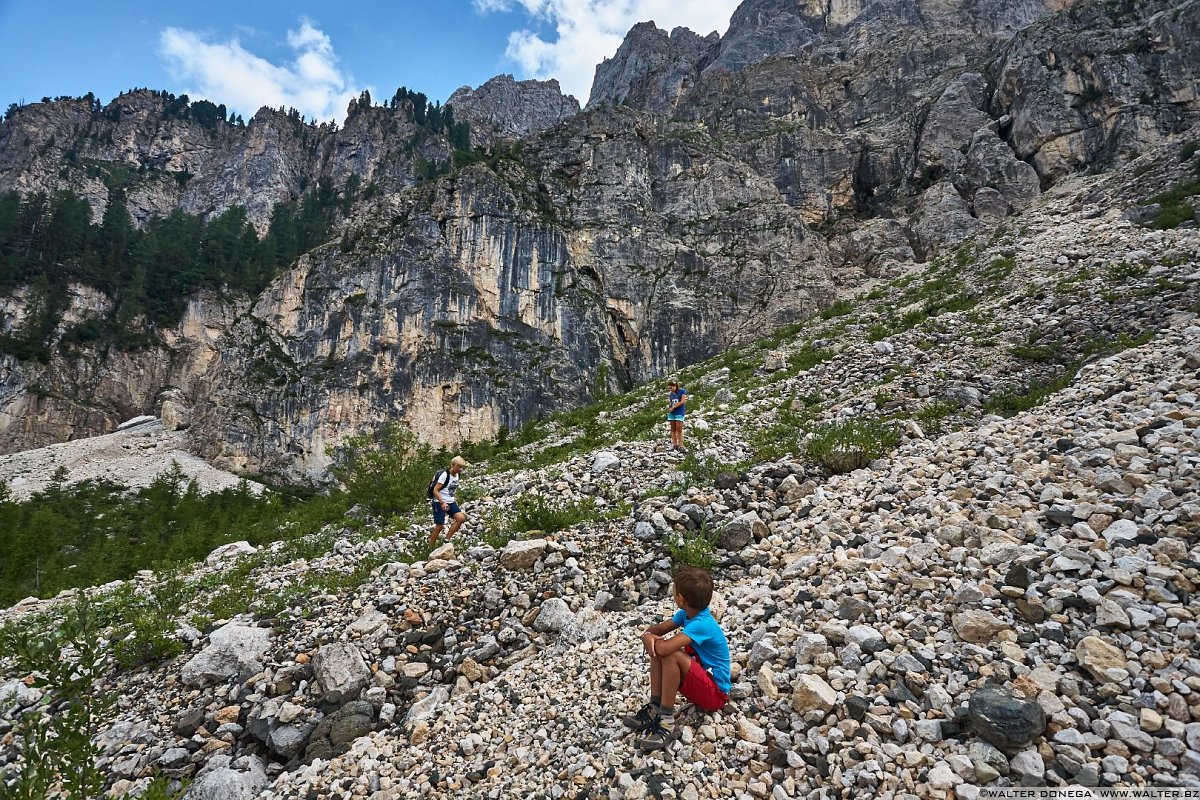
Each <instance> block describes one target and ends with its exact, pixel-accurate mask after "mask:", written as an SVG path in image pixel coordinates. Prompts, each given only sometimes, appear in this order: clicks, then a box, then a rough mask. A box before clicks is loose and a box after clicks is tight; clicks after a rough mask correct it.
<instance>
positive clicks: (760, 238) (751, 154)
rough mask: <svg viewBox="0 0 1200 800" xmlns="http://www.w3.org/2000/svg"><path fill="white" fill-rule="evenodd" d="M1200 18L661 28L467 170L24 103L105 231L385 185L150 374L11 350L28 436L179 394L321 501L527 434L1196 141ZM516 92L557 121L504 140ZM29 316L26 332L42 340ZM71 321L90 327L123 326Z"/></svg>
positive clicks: (168, 335)
mask: <svg viewBox="0 0 1200 800" xmlns="http://www.w3.org/2000/svg"><path fill="white" fill-rule="evenodd" d="M1198 17H1200V11H1198V7H1197V3H1196V2H1195V0H1171V1H1168V0H1154V1H1153V2H1149V3H1137V4H1133V3H1126V2H1099V1H1098V0H1097V1H1093V2H1080V3H1070V4H1068V3H1062V2H1058V0H1045V1H1044V2H1027V1H1026V0H1021V1H1020V2H1016V0H1010V1H1006V2H995V1H993V0H989V2H986V3H975V4H969V5H967V6H962V5H961V4H953V3H945V2H935V0H921V2H917V1H916V0H888V1H887V2H871V3H851V2H842V1H841V0H838V1H837V2H833V1H832V0H830V2H821V3H815V2H814V3H804V4H799V5H797V4H794V3H779V2H759V1H758V0H751V1H750V2H746V3H744V4H743V5H742V7H741V8H740V9H739V10H738V12H737V14H735V17H734V20H733V23H732V24H731V26H730V29H729V31H727V33H726V34H725V36H724V37H715V38H714V37H712V36H710V37H707V38H701V37H699V36H697V35H695V34H692V33H690V32H688V31H685V30H677V31H675V32H673V33H672V34H671V35H670V36H668V35H667V34H665V33H663V32H661V31H657V29H656V28H654V27H653V26H652V25H648V24H644V25H639V26H637V27H636V28H635V29H634V30H633V31H631V33H630V36H629V37H628V39H627V41H626V42H625V44H624V45H623V46H622V48H621V50H620V51H618V53H617V55H616V56H615V57H614V59H612V60H610V61H609V62H606V64H604V65H601V66H600V67H599V68H598V70H597V80H596V87H595V90H594V91H593V95H592V102H591V105H590V108H589V110H588V111H586V112H584V113H582V114H579V115H575V116H571V115H570V112H571V111H573V107H572V106H571V104H570V103H569V102H568V101H566V100H560V99H558V98H557V97H556V94H555V91H554V90H553V87H550V86H540V85H534V86H528V85H526V84H525V82H514V81H511V80H509V79H506V78H501V79H496V80H495V81H493V82H490V83H489V84H488V85H486V86H487V88H486V90H485V88H484V87H481V88H480V89H479V90H476V91H475V92H473V93H459V94H458V95H457V96H458V97H459V102H460V103H461V104H463V106H464V109H471V108H472V107H473V106H472V104H478V108H481V109H483V110H481V111H470V110H465V111H464V112H463V113H464V114H465V115H466V117H471V115H472V114H477V116H474V117H471V120H472V122H474V123H475V124H473V125H472V130H473V131H475V133H473V134H472V136H475V137H477V138H476V139H475V142H476V144H479V143H480V142H481V141H482V140H481V139H479V138H478V137H480V136H484V134H483V132H484V131H492V129H493V128H494V127H497V126H498V128H499V130H500V134H502V135H501V138H500V139H498V140H491V141H490V145H489V149H485V150H479V149H476V150H474V151H470V152H467V151H459V152H458V154H457V155H455V152H454V149H453V148H452V147H451V144H450V142H449V140H448V139H447V138H446V137H445V136H442V135H436V134H434V133H431V132H430V131H429V130H428V129H427V128H422V127H421V126H420V125H419V124H418V123H417V121H416V119H415V105H414V104H413V103H412V101H411V100H410V99H408V96H407V95H405V97H404V98H402V99H401V101H400V102H399V103H398V104H397V105H393V107H391V108H380V107H373V106H371V104H370V103H360V104H358V105H357V107H356V109H355V113H353V114H352V115H350V117H348V119H347V122H346V124H345V126H343V127H342V128H341V129H339V130H337V131H334V130H332V129H331V128H328V127H326V128H324V129H322V128H312V127H310V126H305V125H303V123H302V121H300V120H298V119H294V118H292V117H290V116H289V115H287V114H285V113H279V112H273V111H270V110H265V111H263V112H260V114H259V115H258V116H257V117H256V119H255V121H254V123H253V124H252V125H250V126H248V127H247V128H245V129H239V128H237V127H236V126H234V127H232V128H230V126H228V125H227V124H226V123H223V122H222V123H220V125H218V126H216V128H215V129H213V130H210V129H209V128H206V127H205V126H204V125H202V124H200V123H199V122H197V121H196V120H195V119H191V118H188V117H187V116H186V114H183V112H179V111H176V112H175V113H176V115H177V117H171V116H170V115H169V114H167V107H168V106H169V105H170V101H167V100H166V99H165V98H163V97H158V96H155V95H154V94H153V93H147V92H141V93H134V94H132V95H129V96H127V97H125V98H122V99H118V101H115V103H114V105H113V108H114V109H115V110H114V111H109V112H94V111H93V110H91V109H90V108H85V107H84V105H83V104H81V103H74V104H72V103H71V102H64V103H51V104H35V105H34V106H30V107H27V108H25V109H20V110H18V111H17V112H16V114H15V115H14V116H13V118H12V119H11V120H9V121H8V122H5V123H4V125H3V128H2V130H0V188H3V187H15V188H17V189H19V190H21V191H26V192H28V191H34V190H38V189H41V190H48V189H52V188H55V187H57V186H61V185H63V184H62V179H61V178H60V177H58V176H59V175H60V174H64V171H65V174H66V175H68V176H69V177H70V178H71V181H72V182H74V183H77V184H78V185H79V186H80V191H82V192H83V194H84V195H85V196H87V197H88V198H89V199H91V200H93V201H94V202H93V209H94V210H96V209H99V208H102V207H103V203H104V202H105V199H106V198H107V195H108V192H110V191H111V187H110V186H109V184H114V185H115V183H116V182H120V181H125V180H128V181H130V183H129V185H128V186H126V187H125V188H124V191H125V193H126V197H127V199H128V202H129V204H130V206H131V209H132V210H133V212H134V216H135V218H136V219H141V220H144V219H146V218H148V217H150V216H153V215H155V214H162V213H166V211H168V210H169V209H171V208H174V207H180V208H184V209H185V210H189V211H193V212H195V213H202V214H208V213H214V212H216V211H218V210H219V209H222V208H227V207H228V206H229V205H231V204H234V203H242V204H245V205H246V206H247V211H248V213H249V214H250V217H251V219H253V220H255V221H256V223H257V224H259V225H260V226H261V225H263V224H265V222H266V220H267V219H268V218H269V213H270V210H271V208H273V206H274V203H275V202H276V201H277V200H280V199H285V198H294V197H296V196H298V194H299V192H300V190H301V188H302V187H303V186H305V185H306V183H307V184H308V185H311V183H312V182H313V181H314V180H316V178H317V177H324V178H325V179H326V180H328V181H329V182H330V184H331V185H332V186H333V187H334V188H335V189H337V190H338V191H344V190H345V189H346V186H347V185H348V184H349V183H350V182H351V180H352V179H354V180H356V181H358V182H359V184H360V186H361V187H362V192H361V195H360V196H359V199H357V200H355V201H354V203H353V204H352V206H351V207H350V208H349V209H348V211H347V213H346V214H345V215H344V217H342V218H341V222H340V228H339V230H338V233H339V234H340V236H339V237H335V239H336V240H335V241H331V242H330V243H328V244H327V245H325V246H323V247H320V248H318V249H316V250H314V251H313V252H311V253H309V254H307V255H306V256H304V257H303V258H301V260H300V261H299V262H298V263H297V264H296V265H295V266H294V267H292V268H291V269H290V270H288V271H286V272H285V273H284V274H282V275H280V276H279V277H278V278H277V279H276V280H275V282H274V283H273V284H272V285H271V286H270V287H269V288H268V289H267V290H266V291H265V292H263V293H262V295H261V296H259V297H257V298H237V297H232V298H220V297H211V296H203V297H197V298H195V299H194V301H193V303H192V305H191V306H190V309H191V310H190V311H189V314H190V316H187V317H185V321H184V322H183V323H181V325H180V326H179V327H178V328H177V329H175V330H172V331H169V332H157V331H156V332H155V333H154V334H153V335H154V336H156V337H158V338H159V339H160V341H161V345H160V346H156V347H152V348H148V349H146V350H144V351H143V352H142V353H141V354H139V355H138V356H137V357H136V358H134V357H131V356H130V354H128V353H125V352H121V351H120V350H119V349H115V348H112V347H108V346H106V345H103V344H99V345H94V346H93V347H92V348H91V349H90V350H89V349H85V350H84V351H83V352H82V354H80V355H76V356H65V355H61V354H55V355H54V356H53V357H51V358H50V360H49V363H47V364H44V365H43V364H39V363H36V362H30V361H19V360H17V359H15V358H13V357H11V356H5V357H3V361H2V362H0V371H2V374H3V376H4V378H3V383H2V384H0V397H3V407H2V408H0V423H3V428H2V429H0V441H3V442H4V447H5V448H7V449H10V450H15V449H22V448H25V447H30V446H33V445H39V444H45V443H49V442H52V441H60V440H62V439H65V438H69V437H72V436H80V435H87V434H90V433H94V432H102V431H105V430H109V429H111V427H112V426H113V425H115V423H116V422H117V421H119V420H120V419H124V418H128V417H129V416H133V415H135V414H141V413H156V412H157V407H158V404H159V400H158V398H159V394H160V392H161V391H162V390H163V389H164V388H173V389H174V390H177V391H178V393H179V394H180V395H181V397H182V398H183V401H184V402H185V403H186V405H187V406H188V410H189V413H190V416H191V417H192V419H194V420H195V423H194V424H195V426H196V427H195V430H194V432H193V433H192V434H191V435H192V436H193V441H194V442H195V446H196V447H197V448H199V449H200V450H201V451H202V452H203V454H204V455H205V456H206V457H208V458H210V459H213V460H214V461H216V462H217V463H218V464H219V465H221V466H222V467H225V468H229V469H233V470H235V471H238V472H250V473H272V474H275V475H277V476H279V477H282V478H285V479H289V480H309V481H311V480H319V479H320V478H321V477H322V476H323V475H324V472H325V467H326V466H327V463H328V461H327V456H326V449H327V447H328V446H334V447H336V446H337V444H338V443H339V442H340V441H342V440H343V439H344V438H345V437H346V436H347V435H350V434H352V433H356V432H360V431H362V430H366V429H370V428H374V427H376V426H377V425H378V424H379V423H380V422H382V421H385V420H392V419H399V420H401V421H403V422H404V423H405V424H407V425H409V426H410V427H412V428H413V429H414V430H415V431H417V432H418V433H419V434H420V435H421V436H422V437H423V438H425V439H427V440H428V441H430V442H432V443H434V444H451V443H454V442H457V441H461V440H463V439H479V438H484V437H487V436H489V435H491V434H493V433H495V432H496V431H498V430H500V429H501V428H507V429H515V428H516V427H519V426H520V425H521V424H523V423H525V422H526V421H528V420H530V419H532V418H534V417H535V416H536V415H537V414H538V413H540V412H541V411H542V410H544V409H549V408H561V407H569V406H572V405H576V404H578V403H581V402H584V401H586V400H588V399H589V398H592V397H595V396H597V394H598V393H601V392H604V391H613V390H618V389H627V388H630V387H632V386H635V385H637V384H639V383H641V382H643V381H645V380H647V379H650V378H653V377H656V376H661V375H663V374H666V373H668V372H670V371H673V370H676V369H678V368H679V367H681V366H683V365H686V364H689V363H692V362H695V361H697V360H699V359H702V358H705V357H708V356H711V355H713V354H715V353H717V352H720V351H721V350H722V349H724V348H727V347H729V346H731V345H735V344H737V343H739V342H744V341H748V340H749V338H752V337H751V334H753V333H754V332H757V331H761V329H762V328H763V327H764V326H765V327H768V328H770V327H777V326H780V325H785V324H788V323H792V322H795V321H797V320H799V319H801V318H803V317H804V316H806V315H808V314H810V313H812V312H813V311H814V310H816V309H819V308H823V307H826V306H828V305H829V304H830V303H832V302H833V301H834V300H835V299H836V297H838V296H839V295H844V294H847V293H853V292H854V291H855V290H857V289H859V288H862V287H869V286H870V285H871V284H872V283H873V282H874V281H876V280H879V279H882V278H888V277H894V276H896V275H898V274H900V273H901V272H903V271H906V270H910V269H912V268H913V267H914V265H915V264H919V263H923V262H926V261H928V260H929V259H931V258H935V257H937V256H938V254H944V253H946V252H948V251H950V250H952V249H953V248H954V247H956V246H957V245H958V244H959V243H961V242H962V241H964V240H965V239H966V238H967V237H969V236H971V235H973V234H976V233H979V232H981V231H986V230H989V229H992V228H994V227H995V226H997V225H1000V224H1002V222H1003V221H1004V220H1006V219H1008V218H1009V217H1010V216H1011V215H1013V214H1019V213H1021V212H1022V211H1023V209H1025V208H1027V207H1029V206H1030V204H1031V203H1033V202H1034V201H1035V200H1036V199H1037V198H1038V196H1039V195H1040V193H1041V192H1042V191H1044V190H1045V189H1046V188H1049V187H1052V186H1054V185H1056V184H1057V183H1058V182H1060V181H1062V180H1064V179H1067V178H1068V177H1069V176H1071V175H1073V174H1076V173H1078V172H1080V171H1089V170H1090V171H1104V170H1108V169H1111V168H1113V167H1115V166H1118V165H1120V164H1122V163H1125V162H1127V161H1129V160H1130V159H1132V158H1134V157H1136V156H1137V155H1138V154H1140V153H1143V152H1145V151H1146V150H1147V149H1149V148H1152V147H1154V146H1156V145H1158V144H1161V143H1163V142H1165V141H1167V140H1169V139H1170V138H1171V137H1173V136H1177V135H1179V134H1180V133H1182V132H1184V131H1186V130H1188V129H1190V127H1191V126H1192V125H1193V124H1194V121H1195V116H1196V113H1197V108H1198V102H1200V101H1198V99H1197V97H1196V95H1195V86H1196V71H1197V64H1198V63H1200V54H1198V53H1197V51H1196V42H1197V41H1200V36H1197V35H1194V34H1196V33H1197V19H1198ZM513 92H524V93H525V94H524V95H522V96H523V97H527V98H528V100H527V101H526V102H523V103H520V104H515V105H516V107H519V108H521V109H529V110H530V117H529V118H528V119H527V120H525V121H520V120H514V119H509V118H507V117H504V116H503V115H504V114H508V113H510V111H511V109H512V107H514V103H512V102H511V98H512V97H513V96H514V95H513ZM105 114H109V115H110V116H114V117H116V119H115V120H109V119H107V118H106V117H105ZM180 114H182V115H183V116H181V117H180V116H179V115H180ZM410 117H411V119H410ZM480 117H482V122H480V121H479V119H480ZM525 132H528V133H534V132H537V135H532V136H529V137H527V138H525V139H522V140H520V141H519V142H513V141H511V140H505V139H504V138H503V137H504V136H507V135H509V134H512V133H516V134H522V133H525ZM493 135H496V134H494V133H489V134H488V135H487V136H493ZM79 136H82V137H83V138H82V141H83V142H84V143H85V144H82V145H80V146H79V147H75V145H74V142H76V140H77V139H76V138H73V137H79ZM110 136H111V142H110V141H109V138H110ZM485 138H487V137H485ZM218 156H219V157H218ZM456 158H457V162H455V159H456ZM214 159H215V160H214ZM135 163H136V164H138V165H139V166H138V169H139V170H141V171H140V172H137V173H136V174H130V173H129V171H128V169H126V170H125V171H122V169H119V167H121V166H122V165H126V167H128V166H132V165H133V164H135ZM447 163H449V164H450V167H451V173H450V174H447V175H442V176H440V177H434V178H432V179H428V176H429V173H430V169H431V165H438V164H441V165H446V164H447ZM439 169H441V167H439ZM433 171H434V172H436V171H437V170H433ZM187 176H190V177H187ZM94 213H98V211H94ZM21 292H22V289H21V288H20V287H18V288H17V290H16V291H14V293H13V294H12V295H11V296H10V298H9V299H8V300H7V301H6V303H5V307H6V309H7V311H6V312H5V316H4V317H3V318H0V329H4V330H20V324H21V323H20V320H21V319H23V318H25V317H28V316H29V314H28V301H27V300H24V301H23V300H22V298H23V297H26V295H22V294H21ZM69 294H70V298H68V302H67V305H68V307H69V309H70V311H69V314H70V315H72V317H71V318H72V320H75V321H77V322H78V321H80V320H82V321H86V320H87V319H88V318H89V317H94V316H96V314H97V313H103V312H98V311H97V310H96V309H102V308H112V307H115V303H114V302H113V298H109V297H95V296H94V295H95V290H94V288H89V287H73V288H71V289H70V292H69ZM75 298H80V300H79V302H78V303H76V300H75ZM192 312H195V314H194V315H192ZM209 313H212V314H213V316H212V317H207V316H205V315H206V314H209ZM70 329H71V324H70V323H64V324H63V325H60V326H58V327H57V328H56V329H55V332H54V333H53V334H52V335H51V338H52V341H50V342H49V343H48V346H49V347H50V349H51V350H53V349H54V344H55V342H57V341H59V340H60V339H59V337H62V336H64V335H66V334H67V333H69V332H70ZM214 343H215V347H214V346H213V345H214ZM134 362H137V363H134ZM143 364H145V365H147V366H143ZM528 365H533V366H534V369H527V368H526V367H527V366H528Z"/></svg>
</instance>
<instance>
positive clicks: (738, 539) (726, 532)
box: [717, 511, 769, 551]
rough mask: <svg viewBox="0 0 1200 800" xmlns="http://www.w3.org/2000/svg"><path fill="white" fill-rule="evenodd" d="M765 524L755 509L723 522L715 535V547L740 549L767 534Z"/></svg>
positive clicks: (731, 549)
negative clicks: (723, 525) (722, 525)
mask: <svg viewBox="0 0 1200 800" xmlns="http://www.w3.org/2000/svg"><path fill="white" fill-rule="evenodd" d="M768 532H769V531H768V530H767V525H766V523H765V522H763V521H762V518H761V517H759V516H758V512H756V511H748V512H746V513H745V514H739V515H738V516H736V517H734V518H733V519H731V520H730V521H729V522H727V523H725V527H723V528H721V532H720V533H719V534H718V535H717V547H720V548H721V549H723V550H730V551H735V550H741V549H742V548H743V547H746V546H747V545H748V544H750V543H751V542H752V541H754V540H755V539H761V538H763V537H764V536H766V535H767V534H768Z"/></svg>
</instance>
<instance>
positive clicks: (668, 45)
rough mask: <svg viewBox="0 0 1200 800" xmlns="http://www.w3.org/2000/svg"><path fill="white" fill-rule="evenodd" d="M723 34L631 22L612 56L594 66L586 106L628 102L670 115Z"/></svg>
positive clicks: (651, 23)
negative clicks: (630, 26) (669, 28)
mask: <svg viewBox="0 0 1200 800" xmlns="http://www.w3.org/2000/svg"><path fill="white" fill-rule="evenodd" d="M720 41H721V37H720V36H719V35H718V34H717V33H716V32H715V31H714V32H713V33H710V34H709V35H708V36H706V37H701V36H698V35H697V34H695V33H692V32H691V31H690V30H688V29H687V28H676V29H675V30H673V31H671V32H670V33H669V34H668V33H667V32H666V31H664V30H661V29H659V28H658V27H657V26H656V25H655V24H654V23H653V22H641V23H638V24H637V25H634V26H633V28H632V29H631V30H630V31H629V33H628V35H626V37H625V41H623V42H622V43H621V46H620V47H619V48H618V49H617V52H616V54H615V55H614V56H613V57H612V58H606V59H604V61H603V62H601V63H600V64H598V65H597V66H596V77H595V80H594V81H593V82H592V93H591V95H590V97H589V99H588V108H589V109H594V108H599V107H600V106H605V105H609V106H619V105H628V106H631V107H633V108H638V109H642V110H645V111H649V112H651V113H654V114H664V115H670V114H671V113H672V112H673V111H674V110H675V105H676V103H677V102H678V100H679V98H680V97H681V96H682V95H683V94H684V93H685V92H686V91H687V90H688V89H689V88H691V85H692V84H693V83H695V82H696V81H697V80H698V79H699V77H700V73H701V71H702V70H703V69H704V67H705V66H707V64H708V62H709V61H710V60H711V59H712V56H713V55H714V54H715V53H716V49H717V45H718V44H719V43H720Z"/></svg>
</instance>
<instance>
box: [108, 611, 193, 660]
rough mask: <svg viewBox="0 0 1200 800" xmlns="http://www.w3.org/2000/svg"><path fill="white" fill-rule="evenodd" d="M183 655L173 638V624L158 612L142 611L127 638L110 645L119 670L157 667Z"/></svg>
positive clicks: (132, 624) (179, 643)
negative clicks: (155, 665)
mask: <svg viewBox="0 0 1200 800" xmlns="http://www.w3.org/2000/svg"><path fill="white" fill-rule="evenodd" d="M182 652H183V642H181V641H179V640H178V639H177V638H175V623H174V621H173V620H172V619H171V617H170V615H169V614H167V613H166V612H164V611H163V610H162V609H160V608H144V609H142V610H140V611H139V612H137V613H135V614H134V615H133V617H132V620H131V621H130V623H129V631H128V633H127V635H126V638H123V639H120V640H118V641H117V642H115V643H114V644H113V656H114V657H115V658H116V659H117V664H119V665H120V667H121V668H122V669H127V670H128V669H134V668H135V667H140V666H141V665H143V664H152V665H153V664H159V663H161V662H163V661H166V660H167V659H169V658H174V657H175V656H177V655H179V654H180V653H182Z"/></svg>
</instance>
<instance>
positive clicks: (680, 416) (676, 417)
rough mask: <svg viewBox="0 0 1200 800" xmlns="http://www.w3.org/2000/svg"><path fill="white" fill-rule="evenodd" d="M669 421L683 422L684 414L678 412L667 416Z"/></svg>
mask: <svg viewBox="0 0 1200 800" xmlns="http://www.w3.org/2000/svg"><path fill="white" fill-rule="evenodd" d="M667 420H668V421H669V422H683V414H680V413H679V412H678V411H674V412H672V413H670V414H667Z"/></svg>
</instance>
